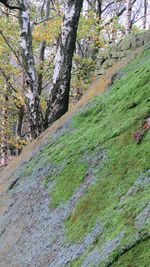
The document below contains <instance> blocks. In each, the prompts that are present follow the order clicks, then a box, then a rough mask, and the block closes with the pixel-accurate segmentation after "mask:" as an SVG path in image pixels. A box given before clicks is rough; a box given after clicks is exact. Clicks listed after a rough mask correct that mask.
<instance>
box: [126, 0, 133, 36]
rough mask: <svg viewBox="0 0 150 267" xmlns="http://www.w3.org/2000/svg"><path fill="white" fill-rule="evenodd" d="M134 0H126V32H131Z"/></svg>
mask: <svg viewBox="0 0 150 267" xmlns="http://www.w3.org/2000/svg"><path fill="white" fill-rule="evenodd" d="M131 15H132V0H126V34H129V33H130V32H131V28H132V22H131Z"/></svg>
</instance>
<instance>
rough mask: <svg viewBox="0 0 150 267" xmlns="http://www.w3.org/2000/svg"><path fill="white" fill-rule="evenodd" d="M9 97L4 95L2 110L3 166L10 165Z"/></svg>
mask: <svg viewBox="0 0 150 267" xmlns="http://www.w3.org/2000/svg"><path fill="white" fill-rule="evenodd" d="M7 106H8V95H7V93H5V94H4V105H3V109H2V129H1V166H7V164H8V135H7V129H8V110H7Z"/></svg>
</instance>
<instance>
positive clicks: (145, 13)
mask: <svg viewBox="0 0 150 267" xmlns="http://www.w3.org/2000/svg"><path fill="white" fill-rule="evenodd" d="M146 23H147V0H144V20H143V29H146Z"/></svg>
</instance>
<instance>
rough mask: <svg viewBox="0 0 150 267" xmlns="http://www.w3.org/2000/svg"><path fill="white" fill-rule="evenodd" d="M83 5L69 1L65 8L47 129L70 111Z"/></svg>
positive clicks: (47, 114) (49, 102)
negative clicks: (72, 73) (71, 88)
mask: <svg viewBox="0 0 150 267" xmlns="http://www.w3.org/2000/svg"><path fill="white" fill-rule="evenodd" d="M82 5H83V0H68V1H67V3H66V6H65V15H64V21H63V26H62V30H61V36H60V40H59V46H58V49H57V54H56V58H55V69H54V75H53V79H52V86H51V88H50V96H49V99H48V102H47V110H46V116H45V126H46V127H47V126H48V125H49V124H51V123H52V122H54V121H55V120H57V119H58V118H60V117H61V116H62V115H63V114H64V113H65V112H66V111H67V110H68V104H69V91H70V80H71V68H72V59H73V53H74V49H75V43H76V36H77V28H78V22H79V17H80V12H81V8H82Z"/></svg>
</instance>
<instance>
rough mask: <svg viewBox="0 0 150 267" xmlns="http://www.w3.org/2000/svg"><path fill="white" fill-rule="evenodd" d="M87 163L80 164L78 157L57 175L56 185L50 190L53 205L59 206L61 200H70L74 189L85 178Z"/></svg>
mask: <svg viewBox="0 0 150 267" xmlns="http://www.w3.org/2000/svg"><path fill="white" fill-rule="evenodd" d="M85 174H86V165H83V164H80V162H79V160H78V159H75V158H74V161H72V162H68V163H67V165H66V166H65V168H64V169H63V171H62V172H61V174H60V175H59V176H56V177H55V186H54V187H53V190H52V191H51V192H50V197H51V198H52V202H51V203H50V204H51V205H50V206H51V207H55V206H57V204H59V203H60V202H64V201H66V200H68V199H69V198H70V197H71V196H72V194H73V192H74V189H75V188H77V187H78V186H79V185H80V183H81V182H82V181H83V180H84V177H85Z"/></svg>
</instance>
